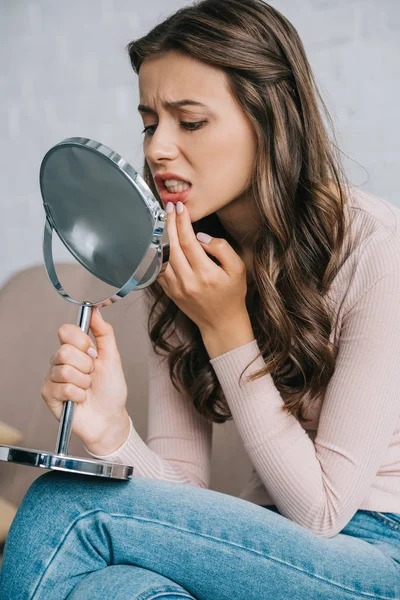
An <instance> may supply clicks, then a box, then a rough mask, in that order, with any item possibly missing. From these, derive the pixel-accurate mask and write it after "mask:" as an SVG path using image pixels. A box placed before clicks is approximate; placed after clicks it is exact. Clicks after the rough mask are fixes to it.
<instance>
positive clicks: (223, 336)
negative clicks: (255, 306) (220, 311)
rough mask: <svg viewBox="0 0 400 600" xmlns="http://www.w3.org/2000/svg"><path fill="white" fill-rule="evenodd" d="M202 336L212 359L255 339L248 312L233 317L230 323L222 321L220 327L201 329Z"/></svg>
mask: <svg viewBox="0 0 400 600" xmlns="http://www.w3.org/2000/svg"><path fill="white" fill-rule="evenodd" d="M201 336H202V339H203V343H204V346H205V348H206V350H207V353H208V355H209V357H210V359H212V358H216V357H217V356H220V355H221V354H225V353H226V352H229V351H230V350H234V349H235V348H239V347H240V346H244V345H245V344H248V343H249V342H251V341H253V340H254V339H255V336H254V331H253V327H252V325H251V321H250V317H249V314H248V313H247V312H246V314H245V315H242V316H240V317H238V318H235V319H233V320H232V321H231V322H230V323H229V324H222V323H220V324H219V325H218V327H214V328H212V329H203V330H201Z"/></svg>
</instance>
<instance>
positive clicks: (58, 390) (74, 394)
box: [45, 383, 87, 402]
mask: <svg viewBox="0 0 400 600" xmlns="http://www.w3.org/2000/svg"><path fill="white" fill-rule="evenodd" d="M47 385H49V386H50V385H51V387H49V389H48V391H45V395H46V396H47V395H48V393H49V395H50V398H51V399H54V400H58V401H59V402H65V401H66V400H71V401H72V402H85V400H86V398H87V392H86V390H83V389H82V388H80V387H78V386H76V385H74V384H73V383H53V384H47Z"/></svg>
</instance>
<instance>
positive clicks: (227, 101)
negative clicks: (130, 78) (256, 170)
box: [139, 51, 256, 224]
mask: <svg viewBox="0 0 400 600" xmlns="http://www.w3.org/2000/svg"><path fill="white" fill-rule="evenodd" d="M139 91H140V105H144V106H147V107H149V108H150V109H151V112H147V111H146V110H144V109H140V114H141V115H142V117H143V124H144V126H145V127H148V126H150V127H149V131H147V132H146V133H145V134H144V142H143V150H144V154H145V157H146V161H147V164H148V166H149V168H150V171H151V173H152V176H153V179H154V176H155V175H156V174H163V173H167V172H172V173H175V174H176V175H179V176H180V177H181V178H183V179H184V180H186V181H188V182H189V183H191V184H192V187H191V189H190V192H189V194H188V196H187V199H186V202H185V205H186V207H187V209H188V211H189V214H190V218H191V221H192V222H195V221H197V220H199V219H201V218H202V217H205V216H207V215H209V214H211V213H214V212H218V214H219V215H221V216H222V215H223V214H224V210H221V209H223V208H224V207H226V206H227V205H228V204H231V203H232V202H233V201H234V200H239V198H240V197H241V196H242V195H243V193H244V192H245V190H246V189H247V187H248V185H249V183H250V181H251V175H252V169H253V166H254V161H255V153H256V138H255V134H254V132H253V129H252V127H251V125H250V122H249V121H248V120H247V118H246V116H245V115H244V113H243V111H242V109H241V107H240V106H239V105H238V103H237V102H236V100H235V99H234V97H233V96H232V94H231V92H230V91H229V88H228V80H227V77H226V75H225V73H224V72H223V71H222V70H220V69H216V68H214V67H211V66H209V65H207V64H205V63H203V62H201V61H198V60H196V59H194V58H191V57H188V56H186V55H184V54H181V53H179V52H175V51H170V52H168V53H167V54H164V55H162V56H161V55H159V56H153V57H150V58H148V59H146V60H145V61H144V62H143V64H142V66H141V68H140V71H139ZM187 99H189V100H191V101H195V102H199V103H202V104H203V105H204V106H195V105H189V104H188V105H184V106H180V107H166V106H164V103H165V102H176V101H179V100H187ZM187 122H189V123H198V124H197V125H184V123H187ZM189 128H191V129H192V130H190V129H189ZM155 183H156V184H157V182H155ZM159 189H160V188H159ZM240 204H241V205H242V208H241V210H240V211H239V212H240V213H242V212H243V207H244V206H245V203H244V204H243V197H242V203H240ZM232 208H233V206H232V205H231V209H232ZM231 209H230V210H229V216H230V217H236V218H234V219H233V220H234V221H235V220H236V219H237V217H238V216H239V215H238V211H237V210H233V211H232V210H231ZM227 216H228V214H227ZM243 216H244V215H243ZM232 224H233V223H232Z"/></svg>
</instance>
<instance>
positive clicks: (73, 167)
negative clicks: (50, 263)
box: [40, 144, 154, 301]
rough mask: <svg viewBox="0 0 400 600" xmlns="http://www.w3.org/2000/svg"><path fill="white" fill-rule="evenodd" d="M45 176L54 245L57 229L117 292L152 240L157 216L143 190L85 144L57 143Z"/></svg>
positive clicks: (43, 187) (44, 167)
mask: <svg viewBox="0 0 400 600" xmlns="http://www.w3.org/2000/svg"><path fill="white" fill-rule="evenodd" d="M116 156H118V155H116ZM121 161H123V159H121ZM135 173H136V172H135ZM40 177H41V181H40V183H41V191H42V197H43V202H44V205H45V208H46V211H47V213H50V215H51V219H52V221H53V227H54V228H55V231H53V244H54V243H56V238H57V235H56V232H57V234H58V236H59V240H61V242H62V243H63V244H64V245H65V247H66V248H67V249H68V251H69V253H71V254H72V255H73V256H74V257H75V258H76V260H77V261H78V262H79V263H80V264H81V265H82V266H83V267H85V269H87V270H88V271H89V272H90V273H92V275H94V276H95V277H96V278H99V279H100V280H102V281H103V282H105V283H106V284H108V285H109V286H111V287H110V290H111V291H110V293H108V295H110V294H112V293H114V291H115V289H119V288H121V287H122V286H123V285H124V284H125V283H126V282H127V281H128V280H129V278H130V277H131V276H132V274H133V273H134V272H135V270H136V269H137V267H138V266H139V265H140V263H141V261H142V260H143V258H144V256H145V255H146V252H147V250H148V248H149V246H150V243H151V240H152V234H153V229H154V217H153V215H152V213H151V211H150V210H149V207H148V206H147V204H146V202H145V200H144V198H143V195H142V194H141V193H140V191H139V190H138V189H137V187H136V186H135V185H134V183H133V182H132V179H131V178H130V177H129V176H128V175H127V174H126V173H125V172H124V171H123V170H122V169H121V168H120V167H119V165H118V164H115V163H114V162H112V160H109V158H107V156H104V155H103V154H101V153H100V152H97V151H96V150H93V149H91V148H90V147H85V146H79V145H76V146H74V145H72V144H71V145H65V146H63V145H62V144H61V145H58V146H54V147H53V148H52V149H51V150H50V151H49V152H48V154H47V155H46V157H45V159H44V160H43V163H42V168H41V176H40ZM142 185H143V183H142ZM147 189H148V188H147ZM149 194H151V191H150V190H149ZM150 270H151V269H150V268H149V269H148V272H149V271H150ZM148 272H147V273H148ZM147 273H146V275H145V277H146V276H147ZM142 279H143V281H144V280H145V279H144V278H142ZM61 284H62V282H61ZM65 289H66V292H67V293H68V294H69V295H71V296H72V297H73V298H74V299H75V300H78V301H80V299H79V298H77V297H74V295H73V292H71V293H70V291H69V289H67V288H65ZM101 297H104V296H101ZM87 300H90V299H89V298H87Z"/></svg>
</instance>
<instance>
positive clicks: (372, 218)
mask: <svg viewBox="0 0 400 600" xmlns="http://www.w3.org/2000/svg"><path fill="white" fill-rule="evenodd" d="M349 191H350V195H349V198H348V204H347V206H346V217H347V219H348V225H350V227H349V229H348V237H347V239H346V240H345V241H346V242H347V241H349V242H351V252H350V254H349V256H348V258H347V259H346V260H345V261H344V262H343V264H342V266H341V268H340V270H339V271H338V273H337V275H336V277H335V280H334V282H333V284H332V297H333V298H334V300H335V303H337V304H338V305H340V308H341V312H342V311H343V314H346V313H347V312H348V311H349V310H350V309H351V308H352V307H353V306H354V305H355V304H356V303H357V302H358V300H359V299H360V298H361V297H362V296H363V295H364V294H365V293H366V292H367V291H368V290H369V289H370V288H371V287H372V286H374V285H375V284H376V283H377V282H378V281H379V280H380V279H381V278H382V277H384V276H385V275H387V276H390V277H391V278H393V279H394V281H393V283H394V284H395V280H396V279H397V280H398V279H400V208H399V207H397V206H395V205H394V204H392V203H390V202H388V201H387V200H383V199H382V198H379V197H377V196H374V195H372V194H369V193H367V192H364V191H362V190H360V189H358V188H356V187H355V186H350V190H349Z"/></svg>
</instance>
